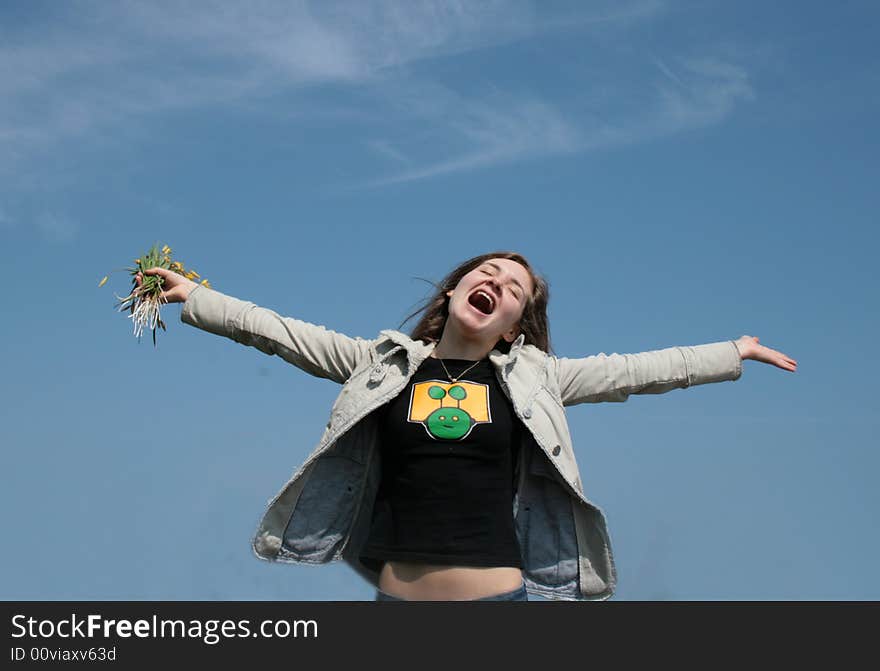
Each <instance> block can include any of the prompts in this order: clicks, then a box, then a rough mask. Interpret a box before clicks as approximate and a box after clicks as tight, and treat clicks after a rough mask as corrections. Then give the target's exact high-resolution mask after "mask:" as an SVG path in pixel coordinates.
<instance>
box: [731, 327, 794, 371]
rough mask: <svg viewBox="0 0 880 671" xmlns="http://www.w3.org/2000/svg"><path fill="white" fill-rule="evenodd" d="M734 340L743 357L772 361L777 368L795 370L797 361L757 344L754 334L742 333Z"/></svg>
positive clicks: (765, 361) (766, 361)
mask: <svg viewBox="0 0 880 671" xmlns="http://www.w3.org/2000/svg"><path fill="white" fill-rule="evenodd" d="M735 342H736V347H737V349H739V355H740V357H741V358H743V359H754V360H755V361H763V362H764V363H772V364H773V365H774V366H776V367H777V368H782V369H783V370H790V371H791V372H794V371H796V370H797V361H795V360H794V359H792V358H791V357H790V356H786V355H785V354H783V353H782V352H777V351H776V350H775V349H770V348H769V347H764V346H763V345H761V344H759V343H758V338H757V337H756V336H749V335H744V336H742V337H741V338H739V339H738V340H736V341H735Z"/></svg>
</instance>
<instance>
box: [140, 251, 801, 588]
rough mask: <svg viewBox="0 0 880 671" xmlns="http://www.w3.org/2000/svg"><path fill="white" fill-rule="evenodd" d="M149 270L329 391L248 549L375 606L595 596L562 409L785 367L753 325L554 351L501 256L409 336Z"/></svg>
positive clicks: (200, 323)
mask: <svg viewBox="0 0 880 671" xmlns="http://www.w3.org/2000/svg"><path fill="white" fill-rule="evenodd" d="M145 272H146V273H147V274H158V275H160V276H162V278H163V279H164V284H163V289H164V291H163V294H162V295H163V299H164V300H166V301H167V302H169V303H177V302H179V303H184V306H183V310H182V311H181V321H183V322H184V323H187V324H190V325H192V326H196V327H198V328H200V329H203V330H206V331H208V332H211V333H215V334H217V335H223V336H225V337H228V338H231V339H233V340H235V341H237V342H239V343H242V344H245V345H248V346H252V347H255V348H257V349H259V350H261V351H263V352H265V353H267V354H274V355H278V356H280V357H282V358H283V359H285V360H286V361H288V362H289V363H291V364H293V365H295V366H297V367H299V368H300V369H302V370H304V371H306V372H308V373H311V374H312V375H315V376H318V377H324V378H328V379H331V380H335V381H336V382H339V383H340V384H342V385H343V387H342V390H341V392H340V395H339V397H338V398H337V400H336V402H335V403H334V406H333V409H332V412H331V418H330V421H329V422H328V423H327V427H326V429H325V431H324V435H323V437H322V438H321V440H320V442H319V444H318V445H317V446H316V447H315V448H314V450H313V451H312V453H311V455H310V456H309V457H308V459H306V461H305V462H304V463H303V464H302V466H301V467H300V468H299V469H298V470H297V471H296V472H295V473H294V475H293V476H292V477H291V479H290V480H289V481H288V483H287V484H286V485H285V486H284V488H283V489H282V490H281V491H280V492H279V493H278V494H277V495H276V497H275V498H274V499H273V500H272V501H271V502H270V504H269V507H268V509H267V511H266V513H265V514H264V516H263V520H262V522H261V524H260V527H259V529H258V530H257V533H256V535H255V537H254V541H253V547H254V550H255V552H256V554H257V556H258V557H260V558H262V559H267V560H271V561H286V562H296V563H311V564H320V563H327V562H330V561H334V560H340V559H342V560H345V561H346V562H347V563H348V564H349V565H350V566H351V567H352V568H353V569H354V570H355V571H357V572H358V574H360V575H361V576H362V577H363V578H364V579H366V580H368V581H369V582H370V583H371V584H372V585H373V586H374V587H375V588H376V600H384V601H387V600H398V601H401V600H405V601H411V600H493V601H498V600H514V601H517V600H518V601H527V600H528V597H527V594H529V593H531V594H535V595H542V596H545V597H547V598H550V599H565V600H597V599H607V598H608V597H610V596H611V594H612V593H613V591H614V589H615V586H616V572H615V568H614V561H613V556H612V553H611V545H610V540H609V537H608V532H607V528H606V522H605V517H604V515H603V513H602V511H601V510H600V509H599V508H598V507H597V506H596V505H595V504H593V503H592V502H591V501H589V499H587V498H586V497H585V496H584V493H583V488H582V485H581V480H580V474H579V471H578V467H577V463H576V461H575V456H574V450H573V447H572V445H571V438H570V436H569V432H568V426H567V422H566V419H565V412H564V407H566V406H570V405H575V404H578V403H586V402H590V403H595V402H600V401H617V402H620V401H625V400H627V398H628V396H629V395H630V394H658V393H664V392H666V391H670V390H672V389H676V388H685V387H689V386H693V385H696V384H705V383H709V382H720V381H723V380H736V379H738V378H739V377H740V375H741V374H742V363H741V362H742V359H753V360H756V361H761V362H764V363H770V364H773V365H775V366H777V367H779V368H782V369H783V370H789V371H794V370H796V366H797V363H796V362H795V361H794V360H793V359H791V358H790V357H788V356H786V355H784V354H782V353H780V352H777V351H775V350H772V349H769V348H767V347H764V346H762V345H760V344H759V343H758V338H755V337H752V336H742V337H741V338H739V339H738V340H736V341H732V340H728V341H721V342H716V343H709V344H705V345H696V346H683V347H671V348H667V349H662V350H655V351H650V352H641V353H638V354H623V355H621V354H612V355H605V354H604V353H602V354H599V355H593V356H588V357H585V358H576V359H569V358H559V357H556V356H555V355H553V354H552V352H551V347H550V337H549V328H548V325H547V302H548V288H547V284H546V282H545V281H544V280H543V279H542V278H541V277H539V276H538V275H537V274H536V273H535V272H534V270H533V269H532V267H531V265H530V264H529V263H528V261H527V260H526V259H525V258H524V257H523V256H521V255H520V254H516V253H513V252H494V253H489V254H483V255H481V256H477V257H474V258H472V259H468V260H467V261H465V262H464V263H462V264H460V265H459V266H458V267H456V268H455V269H454V270H453V271H452V272H450V273H449V275H447V276H446V278H444V280H443V281H442V282H441V283H440V284H439V285H438V288H437V292H436V294H435V295H434V296H433V297H432V298H431V299H429V301H428V303H427V305H426V306H425V307H424V308H423V310H420V311H419V312H424V314H423V316H422V318H421V321H420V322H419V323H418V325H417V326H416V328H415V329H414V330H413V332H412V333H411V334H410V335H406V334H404V333H401V332H399V331H394V330H385V331H382V332H381V333H380V334H379V336H378V337H377V338H375V339H373V340H364V339H362V338H351V337H349V336H346V335H343V334H340V333H336V332H334V331H330V330H328V329H326V328H325V327H323V326H318V325H315V324H310V323H308V322H304V321H301V320H298V319H293V318H290V317H281V316H280V315H278V314H277V313H275V312H273V311H271V310H268V309H266V308H261V307H258V306H256V305H255V304H253V303H250V302H246V301H242V300H239V299H237V298H233V297H231V296H227V295H224V294H222V293H220V292H218V291H215V290H212V289H208V288H206V287H204V286H201V285H199V284H196V283H195V282H193V281H191V280H188V279H186V278H185V277H182V276H181V275H178V274H176V273H173V272H170V271H167V270H164V269H162V268H151V269H149V270H146V271H145ZM140 279H141V278H140V276H138V278H137V281H138V284H139V285H140ZM416 314H418V313H416Z"/></svg>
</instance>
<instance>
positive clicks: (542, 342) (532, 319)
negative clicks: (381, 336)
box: [400, 251, 553, 353]
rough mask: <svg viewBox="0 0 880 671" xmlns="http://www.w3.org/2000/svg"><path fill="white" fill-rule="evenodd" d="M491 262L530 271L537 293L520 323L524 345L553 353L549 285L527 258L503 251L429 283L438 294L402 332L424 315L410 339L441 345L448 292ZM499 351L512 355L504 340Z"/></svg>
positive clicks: (415, 313) (446, 314) (497, 347)
mask: <svg viewBox="0 0 880 671" xmlns="http://www.w3.org/2000/svg"><path fill="white" fill-rule="evenodd" d="M489 259H510V260H511V261H516V262H517V263H519V264H520V265H521V266H522V267H523V268H525V269H526V270H527V271H528V273H529V276H530V277H531V278H532V285H533V286H534V291H532V295H531V296H528V297H527V298H526V304H525V307H524V308H523V313H522V318H521V319H520V322H519V326H520V330H521V331H522V333H523V334H524V335H525V343H524V344H531V345H534V346H535V347H537V348H538V349H540V350H543V351H545V352H548V353H552V352H553V350H552V349H551V345H550V325H549V324H548V321H547V303H548V302H549V301H550V287H549V285H548V283H547V281H546V280H545V279H544V278H543V277H541V276H539V275H538V274H537V273H536V272H535V270H534V268H532V266H531V264H530V263H529V262H528V261H527V260H526V258H525V257H524V256H523V255H522V254H517V253H516V252H503V251H502V252H490V253H488V254H481V255H480V256H475V257H473V258H472V259H468V260H467V261H465V262H464V263H461V264H460V265H458V266H457V267H456V268H455V269H453V270H452V272H450V273H449V274H448V275H447V276H446V277H444V278H443V279H442V280H441V281H440V283H439V284H438V283H435V282H431V281H430V280H426V281H427V282H429V283H430V284H431V285H432V286H433V287H434V288H435V289H436V292H435V293H434V295H433V296H430V297H428V298H427V299H425V301H424V305H422V307H420V308H418V309H417V310H416V311H415V312H413V313H412V314H411V315H409V316H408V317H407V318H406V319H404V320H403V322H402V323H401V325H400V326H401V328H402V327H403V325H404V324H406V322H408V321H409V320H410V319H412V318H413V317H415V316H416V315H418V314H419V313H422V312H424V314H423V315H422V318H421V319H420V320H419V322H418V324H416V327H415V328H414V329H413V330H412V333H410V337H411V338H412V339H413V340H422V341H424V342H439V341H440V337H441V336H442V335H443V327H444V326H445V325H446V319H447V318H448V317H449V296H447V295H446V292H447V291H449V290H450V289H455V287H456V286H457V285H458V283H459V281H460V280H461V278H462V277H464V276H465V275H467V274H468V273H469V272H470V271H472V270H473V269H474V268H476V267H478V266H479V265H480V264H482V263H483V262H484V261H488V260H489ZM495 348H496V349H499V350H501V351H502V352H508V351H510V343H508V342H507V341H506V340H504V338H501V339H499V341H498V343H497V344H496V345H495Z"/></svg>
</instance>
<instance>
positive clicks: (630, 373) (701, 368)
mask: <svg viewBox="0 0 880 671" xmlns="http://www.w3.org/2000/svg"><path fill="white" fill-rule="evenodd" d="M556 374H557V378H558V382H559V391H560V396H561V398H562V404H563V405H575V404H578V403H600V402H602V401H613V402H623V401H626V400H627V398H629V395H630V394H662V393H665V392H667V391H671V390H672V389H679V388H682V389H683V388H686V387H690V386H692V385H695V384H706V383H708V382H723V381H725V380H738V379H739V378H740V376H741V375H742V358H741V357H740V354H739V349H737V346H736V344H735V343H734V341H733V340H725V341H721V342H715V343H709V344H706V345H694V346H689V347H669V348H667V349H660V350H653V351H650V352H639V353H638V354H617V353H614V354H610V355H607V354H605V353H604V352H602V353H600V354H595V355H592V356H588V357H584V358H578V359H568V358H559V359H556Z"/></svg>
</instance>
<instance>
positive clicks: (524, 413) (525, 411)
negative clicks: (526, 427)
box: [523, 408, 532, 419]
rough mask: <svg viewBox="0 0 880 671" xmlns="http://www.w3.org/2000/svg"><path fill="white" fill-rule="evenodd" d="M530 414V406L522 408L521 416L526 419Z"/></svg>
mask: <svg viewBox="0 0 880 671" xmlns="http://www.w3.org/2000/svg"><path fill="white" fill-rule="evenodd" d="M531 416H532V409H531V408H526V409H525V410H523V417H525V418H526V419H528V418H529V417H531Z"/></svg>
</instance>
